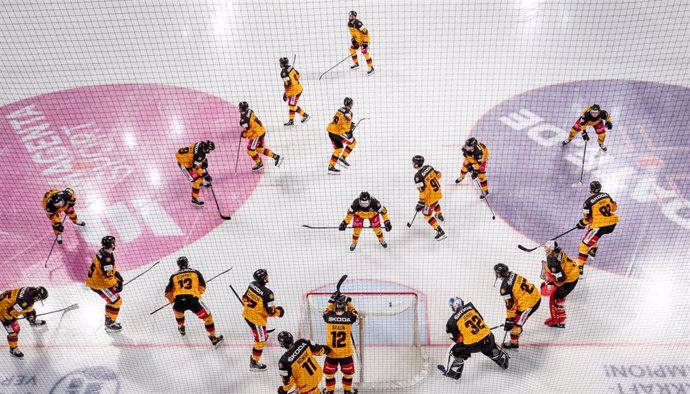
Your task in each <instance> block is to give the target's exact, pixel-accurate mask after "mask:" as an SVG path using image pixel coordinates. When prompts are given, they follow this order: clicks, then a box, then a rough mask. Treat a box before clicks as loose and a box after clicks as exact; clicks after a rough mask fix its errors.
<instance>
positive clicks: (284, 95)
mask: <svg viewBox="0 0 690 394" xmlns="http://www.w3.org/2000/svg"><path fill="white" fill-rule="evenodd" d="M283 101H287V93H283Z"/></svg>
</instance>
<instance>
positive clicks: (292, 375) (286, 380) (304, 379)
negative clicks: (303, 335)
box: [278, 331, 331, 394]
mask: <svg viewBox="0 0 690 394" xmlns="http://www.w3.org/2000/svg"><path fill="white" fill-rule="evenodd" d="M278 343H280V346H281V347H283V348H284V349H286V351H285V354H284V355H283V356H282V357H281V358H280V361H279V363H278V370H279V372H280V376H281V378H282V381H283V382H282V383H283V384H282V385H281V386H280V387H278V394H287V393H288V392H289V391H290V390H291V389H292V387H293V386H295V388H296V390H297V391H296V392H297V393H300V394H320V392H319V383H321V378H322V377H323V370H322V369H321V365H320V364H319V362H318V361H317V360H316V359H315V358H314V357H317V356H322V355H324V354H328V355H329V354H331V348H329V347H328V346H322V345H317V344H315V343H311V341H309V340H306V339H298V340H297V341H295V339H294V338H293V336H292V334H290V333H289V332H287V331H281V332H280V333H279V334H278Z"/></svg>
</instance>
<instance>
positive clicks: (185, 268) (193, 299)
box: [165, 256, 223, 347]
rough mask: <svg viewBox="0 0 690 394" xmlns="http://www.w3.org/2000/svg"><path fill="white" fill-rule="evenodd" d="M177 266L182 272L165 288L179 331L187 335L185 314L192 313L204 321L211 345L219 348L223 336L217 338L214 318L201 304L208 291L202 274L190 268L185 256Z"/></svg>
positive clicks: (173, 275) (173, 276) (172, 277)
mask: <svg viewBox="0 0 690 394" xmlns="http://www.w3.org/2000/svg"><path fill="white" fill-rule="evenodd" d="M177 266H178V268H179V269H180V270H179V271H177V272H176V273H174V274H172V275H171V276H170V280H169V281H168V286H166V287H165V298H167V299H168V301H169V302H170V303H171V304H173V312H174V313H175V320H177V331H178V332H179V333H180V335H182V336H184V335H185V334H186V330H185V325H184V313H185V312H186V311H192V313H194V314H195V315H196V317H198V318H199V319H201V320H203V321H204V326H205V327H206V332H207V333H208V338H209V339H210V340H211V345H213V346H215V347H218V345H220V343H221V342H223V336H222V335H218V336H216V326H215V324H214V323H213V316H211V312H209V310H208V308H206V305H204V304H203V303H202V302H201V295H202V294H204V292H205V291H206V281H204V277H203V276H202V275H201V272H199V271H197V270H195V269H191V268H189V260H188V259H187V258H186V257H184V256H182V257H180V258H178V259H177Z"/></svg>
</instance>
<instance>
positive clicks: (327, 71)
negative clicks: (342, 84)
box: [319, 55, 350, 81]
mask: <svg viewBox="0 0 690 394" xmlns="http://www.w3.org/2000/svg"><path fill="white" fill-rule="evenodd" d="M349 58H350V55H347V57H346V58H345V59H343V60H341V61H339V62H338V63H337V64H336V65H335V66H333V67H331V68H329V69H328V70H326V72H324V73H323V74H321V76H320V77H319V81H320V80H321V78H323V76H324V75H326V74H328V73H329V72H330V71H331V70H333V69H334V68H336V67H338V66H339V65H340V64H341V63H342V62H344V61H345V60H347V59H349Z"/></svg>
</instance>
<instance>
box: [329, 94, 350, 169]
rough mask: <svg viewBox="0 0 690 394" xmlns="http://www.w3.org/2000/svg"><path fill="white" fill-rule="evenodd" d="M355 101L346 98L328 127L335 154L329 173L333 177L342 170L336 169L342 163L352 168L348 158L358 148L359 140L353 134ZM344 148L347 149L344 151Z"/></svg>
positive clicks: (331, 160)
mask: <svg viewBox="0 0 690 394" xmlns="http://www.w3.org/2000/svg"><path fill="white" fill-rule="evenodd" d="M353 104H354V101H352V99H351V98H349V97H345V100H343V106H342V107H341V108H340V109H339V110H338V111H336V113H335V115H333V120H331V123H329V124H328V126H326V131H328V138H330V139H331V144H332V145H333V153H332V154H331V159H330V161H329V162H328V173H329V174H331V175H338V174H339V173H340V170H339V169H337V168H335V165H336V164H337V163H338V161H340V163H341V164H342V165H343V166H344V167H345V168H347V167H350V163H348V162H347V158H348V156H350V153H352V150H353V149H355V146H357V140H356V139H355V137H354V135H353V134H352V133H353V131H354V127H355V125H354V123H352V116H353V115H352V106H353ZM343 147H344V148H345V149H344V150H343Z"/></svg>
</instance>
